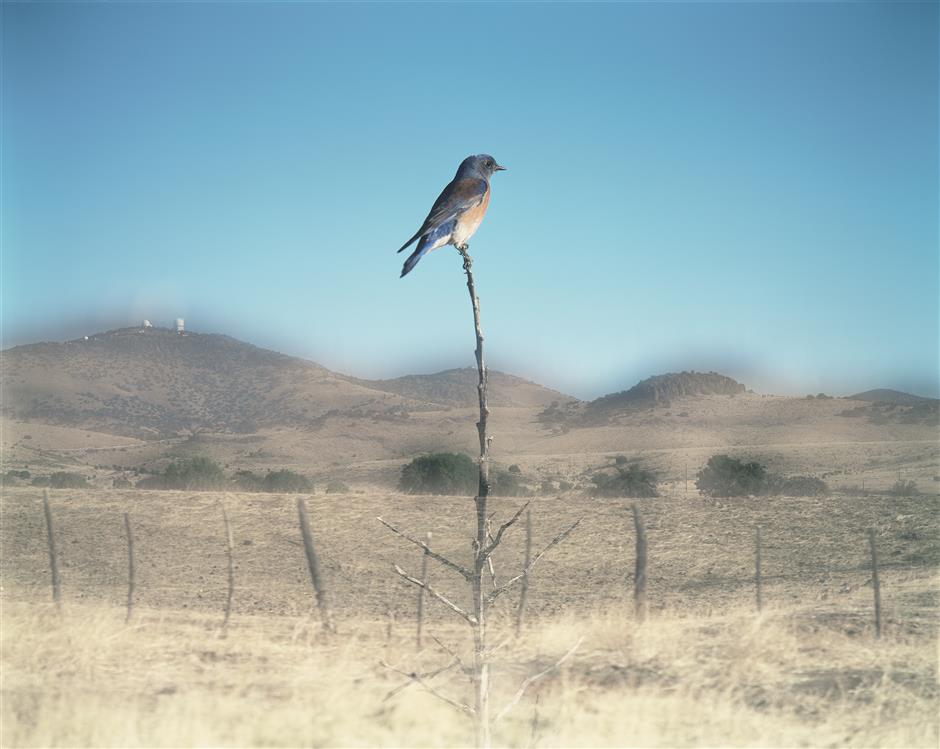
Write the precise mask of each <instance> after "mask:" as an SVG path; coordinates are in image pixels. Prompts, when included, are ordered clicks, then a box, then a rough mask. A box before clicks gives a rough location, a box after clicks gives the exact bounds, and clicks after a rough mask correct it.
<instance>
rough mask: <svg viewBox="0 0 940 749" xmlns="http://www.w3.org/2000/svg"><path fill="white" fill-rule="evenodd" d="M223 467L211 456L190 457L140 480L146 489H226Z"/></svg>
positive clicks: (140, 483) (141, 485)
mask: <svg viewBox="0 0 940 749" xmlns="http://www.w3.org/2000/svg"><path fill="white" fill-rule="evenodd" d="M226 483H227V482H226V480H225V474H224V473H223V472H222V467H221V466H220V465H219V464H218V463H216V462H215V461H213V460H210V459H209V458H203V457H198V458H188V459H186V460H179V461H176V462H175V463H170V465H168V466H167V467H166V469H165V470H164V471H163V473H162V474H157V475H155V476H149V477H147V478H145V479H142V480H141V481H140V482H138V484H137V486H139V487H141V488H145V489H197V490H198V489H204V490H208V489H224V488H225V487H226Z"/></svg>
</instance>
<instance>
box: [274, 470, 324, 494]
mask: <svg viewBox="0 0 940 749" xmlns="http://www.w3.org/2000/svg"><path fill="white" fill-rule="evenodd" d="M313 489H314V486H313V482H312V481H311V480H310V479H308V478H307V477H306V476H302V475H301V474H299V473H297V472H295V471H290V470H288V469H286V468H282V469H280V470H278V471H269V472H268V474H267V476H265V477H264V480H263V481H262V482H261V491H263V492H272V493H278V494H304V493H308V492H312V491H313Z"/></svg>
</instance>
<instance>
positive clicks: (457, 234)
mask: <svg viewBox="0 0 940 749" xmlns="http://www.w3.org/2000/svg"><path fill="white" fill-rule="evenodd" d="M505 169H506V167H504V166H500V165H499V164H497V163H496V159H494V158H493V157H492V156H489V155H487V154H485V153H481V154H478V155H476V156H468V157H467V158H465V159H464V160H463V161H462V162H461V163H460V166H459V167H458V169H457V174H456V175H454V178H453V179H452V180H451V182H450V184H449V185H447V187H445V188H444V190H443V191H442V192H441V194H440V195H439V196H438V197H437V200H435V201H434V205H433V206H431V212H430V213H429V214H428V217H427V218H426V219H424V223H423V224H421V228H420V229H418V231H416V232H415V235H414V236H413V237H412V238H411V239H409V240H408V241H407V242H405V243H404V244H403V245H402V246H401V250H399V252H401V251H402V250H404V249H405V248H406V247H408V246H409V245H410V244H411V243H412V242H414V241H415V240H416V239H417V240H418V246H417V248H416V249H415V251H414V252H412V253H411V256H410V257H409V258H408V259H407V260H406V261H405V265H404V267H403V268H402V269H401V277H402V278H403V277H404V276H406V275H407V274H408V273H410V272H411V269H412V268H414V267H415V266H416V265H417V264H418V261H419V260H420V259H421V258H422V256H423V255H424V254H425V253H427V252H430V251H431V250H436V249H437V248H438V247H443V246H444V245H448V244H452V245H454V247H456V248H457V249H458V250H462V249H466V247H467V240H468V239H470V237H472V236H473V234H474V232H476V230H477V229H478V228H479V227H480V222H481V221H483V214H485V213H486V207H487V206H488V205H489V203H490V177H492V176H493V174H494V173H496V172H500V171H504V170H505Z"/></svg>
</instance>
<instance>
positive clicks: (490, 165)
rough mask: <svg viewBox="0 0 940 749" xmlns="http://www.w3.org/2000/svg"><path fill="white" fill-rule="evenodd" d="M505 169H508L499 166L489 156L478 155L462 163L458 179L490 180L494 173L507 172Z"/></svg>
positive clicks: (485, 154) (458, 171)
mask: <svg viewBox="0 0 940 749" xmlns="http://www.w3.org/2000/svg"><path fill="white" fill-rule="evenodd" d="M505 169H506V167H504V166H500V165H499V164H497V163H496V159H494V158H493V157H492V156H490V155H489V154H487V153H478V154H477V155H476V156H468V157H467V158H465V159H464V160H463V161H462V162H460V168H458V169H457V177H478V178H480V179H489V178H490V177H491V176H492V175H493V174H494V173H496V172H502V171H505Z"/></svg>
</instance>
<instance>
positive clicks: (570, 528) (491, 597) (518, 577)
mask: <svg viewBox="0 0 940 749" xmlns="http://www.w3.org/2000/svg"><path fill="white" fill-rule="evenodd" d="M581 520H583V518H578V520H576V521H575V522H574V523H573V524H572V525H570V526H568V529H567V530H565V531H564V532H563V533H560V534H559V535H557V536H555V538H553V539H552V540H551V543H549V544H548V546H546V547H545V548H544V549H542V550H541V551H540V552H539V553H538V554H536V555H535V556H534V557H533V558H532V561H531V562H529V564H528V565H527V566H526V568H525V569H524V570H522V572H520V573H519V574H518V575H516V576H515V577H514V578H512V579H511V580H509V581H507V582H505V583H503V584H502V585H500V586H499V587H498V588H497V589H496V590H494V591H493V592H492V593H490V594H489V595H488V596H487V597H486V601H487V603H492V602H493V601H495V600H496V599H497V598H499V596H501V595H502V594H503V593H505V592H506V591H507V590H509V589H510V588H511V587H512V586H513V585H515V584H516V583H517V582H519V581H520V580H522V579H523V578H524V577H525V576H526V575H528V574H529V572H530V571H531V570H532V568H533V567H534V566H535V565H536V563H537V562H538V561H539V559H541V558H542V557H543V556H544V555H545V554H546V552H548V551H549V550H550V549H552V548H553V547H555V546H557V545H558V544H560V543H561V542H562V541H564V540H565V539H566V538H567V537H568V536H569V534H570V533H571V532H572V531H573V530H574V529H575V528H577V527H578V526H579V525H580V524H581Z"/></svg>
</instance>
